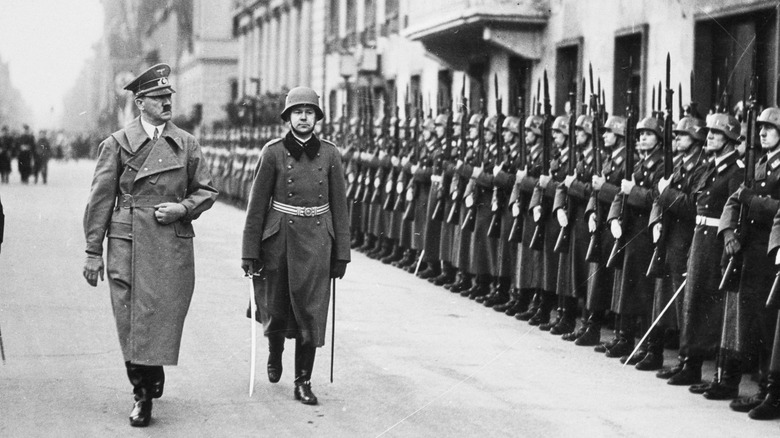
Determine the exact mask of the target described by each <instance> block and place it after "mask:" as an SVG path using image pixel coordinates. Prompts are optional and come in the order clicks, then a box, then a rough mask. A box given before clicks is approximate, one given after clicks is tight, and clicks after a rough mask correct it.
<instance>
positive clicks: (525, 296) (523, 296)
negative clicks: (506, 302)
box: [504, 288, 533, 318]
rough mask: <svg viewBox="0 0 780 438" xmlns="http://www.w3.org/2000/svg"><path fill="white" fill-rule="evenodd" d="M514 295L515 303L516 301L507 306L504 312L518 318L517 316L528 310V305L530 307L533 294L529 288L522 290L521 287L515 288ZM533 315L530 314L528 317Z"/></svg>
mask: <svg viewBox="0 0 780 438" xmlns="http://www.w3.org/2000/svg"><path fill="white" fill-rule="evenodd" d="M514 295H515V303H514V305H512V306H511V307H509V308H507V309H506V310H505V311H504V314H505V315H507V316H514V317H515V318H517V316H518V315H519V314H520V313H522V312H525V311H527V310H528V307H529V304H530V302H531V299H532V296H533V294H532V293H531V292H530V291H528V290H526V291H521V290H520V289H518V288H515V289H514ZM531 316H533V315H531ZM531 316H529V317H528V318H530V317H531Z"/></svg>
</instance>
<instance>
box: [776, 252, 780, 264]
mask: <svg viewBox="0 0 780 438" xmlns="http://www.w3.org/2000/svg"><path fill="white" fill-rule="evenodd" d="M775 264H776V265H780V251H777V255H776V256H775Z"/></svg>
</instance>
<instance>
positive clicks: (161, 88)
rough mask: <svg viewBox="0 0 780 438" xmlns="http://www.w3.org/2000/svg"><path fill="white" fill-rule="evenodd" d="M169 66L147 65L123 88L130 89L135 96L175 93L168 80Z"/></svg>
mask: <svg viewBox="0 0 780 438" xmlns="http://www.w3.org/2000/svg"><path fill="white" fill-rule="evenodd" d="M170 74H171V67H170V66H169V65H168V64H157V65H153V66H151V67H149V68H148V69H147V70H146V71H145V72H143V73H141V74H140V75H138V77H136V78H135V79H133V80H132V81H130V83H129V84H127V85H125V90H127V91H132V92H133V94H135V97H154V96H165V95H166V94H171V93H175V92H176V91H174V89H173V88H172V87H171V83H170V81H169V80H168V76H169V75H170Z"/></svg>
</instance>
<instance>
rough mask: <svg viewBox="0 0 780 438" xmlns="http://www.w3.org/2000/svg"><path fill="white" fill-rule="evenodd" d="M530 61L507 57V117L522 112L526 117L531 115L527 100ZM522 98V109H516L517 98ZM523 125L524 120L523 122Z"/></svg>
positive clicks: (517, 57)
mask: <svg viewBox="0 0 780 438" xmlns="http://www.w3.org/2000/svg"><path fill="white" fill-rule="evenodd" d="M530 71H531V61H529V60H527V59H523V58H521V57H519V56H510V57H509V94H508V97H509V100H508V101H507V105H506V108H507V111H508V113H507V114H508V115H515V114H520V111H521V110H522V111H523V112H524V114H525V115H526V117H527V116H529V115H531V105H530V102H529V100H528V81H529V78H530V75H529V72H530ZM519 96H522V97H523V108H522V109H521V108H518V105H519V102H518V99H517V98H518V97H519ZM523 123H525V120H523Z"/></svg>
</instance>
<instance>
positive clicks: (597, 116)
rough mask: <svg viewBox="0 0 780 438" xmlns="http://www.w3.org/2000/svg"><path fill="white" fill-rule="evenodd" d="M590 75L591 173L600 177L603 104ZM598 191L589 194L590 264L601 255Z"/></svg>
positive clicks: (588, 259)
mask: <svg viewBox="0 0 780 438" xmlns="http://www.w3.org/2000/svg"><path fill="white" fill-rule="evenodd" d="M589 70H590V71H589V74H590V111H591V113H592V115H593V172H594V174H595V175H601V174H602V171H603V169H602V167H603V166H602V163H601V150H602V148H603V146H602V144H601V142H602V141H603V140H602V138H601V126H602V123H604V122H605V120H604V116H603V113H604V106H603V105H604V102H603V101H602V100H601V99H600V98H601V93H599V94H598V95H594V94H593V69H592V68H590V69H589ZM600 84H601V81H599V85H600ZM598 195H599V194H598V191H595V190H594V191H593V193H592V194H591V198H592V202H593V203H594V205H595V209H594V210H593V215H594V218H595V222H596V229H595V230H593V232H591V233H590V242H588V251H587V252H586V253H585V260H586V261H588V262H591V263H597V262H599V259H600V258H601V257H600V254H601V232H602V230H601V226H602V221H603V220H604V219H603V218H602V217H601V207H600V206H599V201H598Z"/></svg>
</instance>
